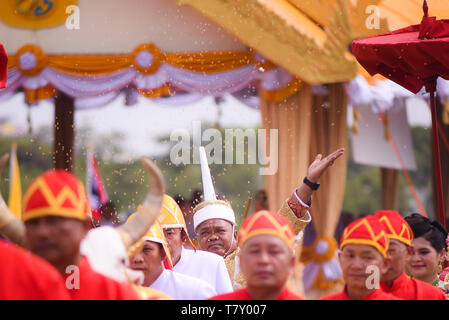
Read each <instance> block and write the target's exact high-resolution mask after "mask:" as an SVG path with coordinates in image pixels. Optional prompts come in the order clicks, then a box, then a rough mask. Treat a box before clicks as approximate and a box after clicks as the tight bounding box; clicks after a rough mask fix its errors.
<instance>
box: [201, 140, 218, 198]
mask: <svg viewBox="0 0 449 320" xmlns="http://www.w3.org/2000/svg"><path fill="white" fill-rule="evenodd" d="M200 165H201V179H202V181H203V194H204V201H215V200H217V196H216V195H215V189H214V184H213V182H212V177H211V175H210V169H209V165H208V163H207V156H206V149H204V147H200Z"/></svg>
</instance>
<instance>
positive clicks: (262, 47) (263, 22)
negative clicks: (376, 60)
mask: <svg viewBox="0 0 449 320" xmlns="http://www.w3.org/2000/svg"><path fill="white" fill-rule="evenodd" d="M178 3H180V4H183V5H190V6H191V7H193V8H194V9H196V10H197V11H199V12H200V13H202V14H203V15H205V16H207V17H208V18H210V19H211V20H213V21H214V22H216V23H217V24H219V25H220V26H221V27H223V28H225V29H226V30H227V31H229V32H230V33H231V34H233V35H234V36H236V37H237V38H238V39H240V40H241V41H242V42H243V43H245V44H246V45H248V46H250V47H252V48H253V49H255V50H257V51H258V52H260V53H261V54H262V55H263V56H264V57H266V58H267V59H269V60H271V61H272V62H273V63H275V64H277V65H279V66H282V67H283V68H285V69H286V70H288V71H289V72H291V73H293V74H294V75H296V76H297V77H298V78H300V79H301V80H303V81H305V82H307V83H309V84H321V83H332V82H340V81H347V80H349V79H351V78H353V77H354V76H355V75H356V72H357V65H356V63H355V60H354V59H353V57H352V56H351V54H349V52H347V49H346V48H347V46H348V45H349V43H350V42H351V40H352V38H351V34H350V28H349V19H348V16H347V14H346V12H345V11H344V10H343V11H342V12H343V14H341V12H338V13H336V14H335V19H334V21H333V22H332V23H331V24H330V27H329V28H328V29H327V30H326V31H323V30H322V29H320V28H319V27H318V26H316V25H315V23H313V22H312V21H311V20H310V19H308V18H307V17H306V16H304V15H303V14H302V13H301V12H300V11H299V10H297V9H296V8H295V7H294V6H293V5H291V4H290V3H289V2H287V1H286V0H271V1H268V0H251V1H237V0H178Z"/></svg>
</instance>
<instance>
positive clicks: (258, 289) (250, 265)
mask: <svg viewBox="0 0 449 320" xmlns="http://www.w3.org/2000/svg"><path fill="white" fill-rule="evenodd" d="M238 239H239V243H238V244H239V247H240V255H239V258H240V263H239V268H240V270H241V273H242V275H243V278H244V279H245V281H246V287H245V288H242V289H239V290H236V291H234V292H231V293H225V294H221V295H218V296H215V297H213V298H212V300H302V299H303V298H302V297H300V296H298V295H296V294H294V293H292V292H291V291H289V290H288V289H287V280H288V277H289V276H290V274H291V273H292V272H293V267H294V265H295V255H294V254H293V248H294V244H295V235H294V233H293V228H292V226H291V225H290V223H289V222H288V221H287V220H286V219H285V218H284V217H282V216H281V215H279V214H277V213H274V212H270V211H267V210H262V211H259V212H257V213H255V214H253V215H252V216H250V217H249V218H247V219H246V220H245V221H244V222H243V225H242V227H241V228H240V231H239V237H238Z"/></svg>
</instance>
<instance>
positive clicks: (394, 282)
mask: <svg viewBox="0 0 449 320" xmlns="http://www.w3.org/2000/svg"><path fill="white" fill-rule="evenodd" d="M375 216H377V217H378V218H379V221H381V222H382V224H383V226H384V229H385V231H386V233H387V236H388V238H389V239H390V245H389V248H388V252H387V257H388V258H389V259H391V266H390V268H389V269H388V271H387V272H386V273H385V274H384V275H383V276H382V278H381V283H380V285H381V287H382V289H383V290H384V291H385V292H388V293H391V294H393V295H395V296H397V297H399V298H401V299H405V300H447V297H446V295H445V294H444V293H443V291H442V290H441V289H439V288H437V287H434V286H432V285H431V284H429V283H426V282H423V281H420V280H417V279H413V278H410V277H409V276H407V274H406V273H405V264H406V258H407V256H408V255H409V254H410V250H411V248H410V244H411V243H412V240H413V232H412V230H411V229H410V226H409V225H408V224H407V222H406V221H405V220H404V218H402V216H401V215H400V214H399V212H396V211H389V210H382V211H378V212H376V214H375Z"/></svg>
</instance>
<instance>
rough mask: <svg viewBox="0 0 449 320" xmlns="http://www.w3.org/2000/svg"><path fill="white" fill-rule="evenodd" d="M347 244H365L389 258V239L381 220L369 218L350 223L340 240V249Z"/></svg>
mask: <svg viewBox="0 0 449 320" xmlns="http://www.w3.org/2000/svg"><path fill="white" fill-rule="evenodd" d="M347 244H364V245H369V246H373V247H374V248H376V249H377V250H378V251H379V252H380V253H381V254H382V256H384V257H386V256H387V250H388V244H389V242H388V237H387V234H386V232H385V229H384V227H383V225H382V223H381V222H380V221H379V219H378V218H377V217H375V216H367V217H363V218H360V219H357V220H355V221H353V222H352V223H350V224H349V225H348V226H347V227H346V228H345V230H344V231H343V235H342V236H341V240H340V249H343V247H344V246H345V245H347Z"/></svg>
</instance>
